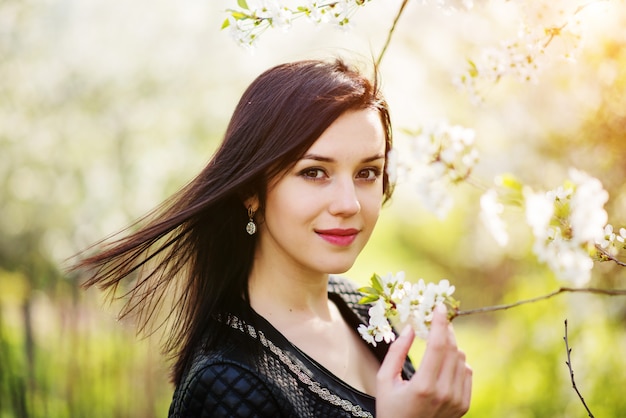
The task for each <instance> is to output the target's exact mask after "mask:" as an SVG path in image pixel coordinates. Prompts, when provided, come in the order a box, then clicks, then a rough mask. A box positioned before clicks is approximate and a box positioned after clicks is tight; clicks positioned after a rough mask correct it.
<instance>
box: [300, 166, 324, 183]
mask: <svg viewBox="0 0 626 418" xmlns="http://www.w3.org/2000/svg"><path fill="white" fill-rule="evenodd" d="M300 175H301V176H302V177H304V178H306V179H311V180H320V179H323V178H324V177H325V176H326V173H325V172H324V170H322V169H321V168H306V169H304V170H302V171H300Z"/></svg>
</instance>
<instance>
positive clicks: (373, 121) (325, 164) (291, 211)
mask: <svg viewBox="0 0 626 418" xmlns="http://www.w3.org/2000/svg"><path fill="white" fill-rule="evenodd" d="M384 165H385V134H384V130H383V126H382V123H381V120H380V115H379V113H378V111H376V110H372V109H365V110H354V111H348V112H346V113H344V114H343V115H342V116H340V117H339V118H338V119H337V120H335V122H333V123H332V124H331V125H330V126H329V127H328V129H326V131H324V133H323V134H322V135H321V136H320V137H319V138H318V139H317V140H316V141H315V143H314V144H313V145H312V146H311V147H310V148H309V149H308V151H307V152H306V153H305V154H304V156H303V157H302V159H300V160H299V161H298V162H297V163H296V164H295V166H294V167H293V168H292V169H290V170H289V171H288V172H287V173H286V174H285V175H284V176H279V177H278V179H276V180H274V181H273V182H270V184H269V186H268V191H267V196H266V202H265V208H264V211H263V212H264V219H263V221H262V222H261V223H260V225H259V241H258V245H257V260H258V259H259V257H261V258H262V259H263V262H264V263H265V262H267V263H269V264H267V265H270V266H273V268H279V269H281V270H282V269H283V268H286V269H287V270H286V271H285V272H286V273H288V274H291V273H299V272H301V273H304V274H311V273H312V274H317V273H331V274H332V273H343V272H345V271H346V270H348V269H349V268H350V267H351V266H352V264H353V263H354V261H355V259H356V257H357V255H358V254H359V253H360V252H361V250H362V249H363V247H364V246H365V244H366V243H367V241H368V239H369V237H370V235H371V233H372V230H373V228H374V225H375V224H376V221H377V219H378V214H379V212H380V208H381V205H382V200H383V170H384Z"/></svg>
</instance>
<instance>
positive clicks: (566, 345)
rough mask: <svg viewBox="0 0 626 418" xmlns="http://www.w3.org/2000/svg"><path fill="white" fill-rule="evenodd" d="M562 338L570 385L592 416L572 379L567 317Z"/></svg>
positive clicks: (590, 415) (572, 371)
mask: <svg viewBox="0 0 626 418" xmlns="http://www.w3.org/2000/svg"><path fill="white" fill-rule="evenodd" d="M563 340H565V350H567V361H566V362H565V364H567V368H568V369H569V377H570V380H571V381H572V387H573V388H574V390H575V391H576V394H577V395H578V397H579V398H580V401H581V402H582V403H583V405H584V407H585V409H586V410H587V413H588V414H589V417H590V418H594V417H593V414H592V413H591V411H590V410H589V407H588V406H587V403H586V402H585V399H584V398H583V395H581V393H580V391H579V390H578V388H577V387H576V382H575V381H574V369H573V368H572V360H571V358H570V354H571V352H572V349H571V348H569V342H568V340H567V319H566V320H565V337H563Z"/></svg>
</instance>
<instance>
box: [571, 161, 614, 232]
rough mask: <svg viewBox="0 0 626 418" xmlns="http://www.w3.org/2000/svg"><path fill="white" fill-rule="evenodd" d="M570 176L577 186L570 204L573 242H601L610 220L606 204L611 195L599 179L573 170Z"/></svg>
mask: <svg viewBox="0 0 626 418" xmlns="http://www.w3.org/2000/svg"><path fill="white" fill-rule="evenodd" d="M569 175H570V178H571V180H572V182H573V183H574V185H575V190H574V194H573V195H572V197H571V203H570V205H571V216H570V222H571V226H572V241H574V242H577V243H587V242H596V241H600V240H602V238H603V236H604V226H605V225H606V223H607V220H608V215H607V213H606V210H604V204H605V203H606V202H607V201H608V200H609V194H608V193H607V191H606V190H604V188H603V187H602V183H601V182H600V181H599V180H598V179H596V178H593V177H591V176H589V175H588V174H586V173H584V172H582V171H578V170H574V169H572V170H570V173H569Z"/></svg>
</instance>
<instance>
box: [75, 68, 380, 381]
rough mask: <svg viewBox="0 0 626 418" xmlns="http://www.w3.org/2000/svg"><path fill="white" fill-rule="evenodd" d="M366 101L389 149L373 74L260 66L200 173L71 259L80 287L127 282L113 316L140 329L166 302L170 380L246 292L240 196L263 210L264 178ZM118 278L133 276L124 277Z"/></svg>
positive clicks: (250, 243) (251, 241)
mask: <svg viewBox="0 0 626 418" xmlns="http://www.w3.org/2000/svg"><path fill="white" fill-rule="evenodd" d="M366 108H372V109H375V110H377V111H378V112H379V113H380V118H381V122H382V124H383V127H384V131H385V136H386V150H387V151H389V149H390V148H391V125H390V119H389V112H388V108H387V105H386V103H385V101H384V99H383V98H382V96H381V95H380V93H379V91H378V87H377V83H376V82H370V81H369V80H368V79H367V78H365V77H364V76H362V75H361V74H360V73H359V72H358V71H356V70H355V69H353V68H350V67H349V66H347V65H346V64H345V63H344V62H343V61H341V60H334V61H332V62H325V61H317V60H307V61H299V62H294V63H288V64H282V65H279V66H276V67H274V68H271V69H269V70H267V71H265V72H264V73H263V74H261V75H260V76H259V77H258V78H257V79H256V80H254V82H253V83H252V84H251V85H250V86H249V87H248V89H247V90H246V91H245V92H244V94H243V96H242V97H241V100H240V101H239V104H238V105H237V107H236V108H235V111H234V113H233V116H232V118H231V120H230V123H229V125H228V129H227V131H226V134H225V137H224V141H223V142H222V144H221V146H220V147H219V149H218V150H217V152H216V153H215V155H214V156H213V158H212V159H211V161H210V162H209V163H208V165H207V166H206V167H205V168H204V169H203V170H202V172H201V173H200V174H199V175H198V176H197V177H196V178H195V179H193V180H192V181H191V182H190V183H189V184H188V185H187V186H185V187H184V188H183V189H181V190H180V191H179V192H178V193H176V194H175V195H174V196H172V197H171V198H170V199H168V200H167V201H165V202H164V203H163V204H162V205H161V206H159V207H158V208H157V209H155V210H154V211H153V212H151V213H150V214H149V215H148V216H146V217H145V218H143V219H142V220H140V221H139V222H138V223H137V224H135V226H136V229H135V232H131V233H129V234H127V235H126V236H124V237H122V238H119V239H117V240H116V241H114V242H111V243H108V244H106V245H101V246H96V247H94V248H96V249H97V251H96V253H95V254H92V255H90V256H88V257H86V258H83V259H81V260H80V261H79V262H78V263H77V264H76V266H75V269H77V270H79V271H86V272H87V273H88V274H89V278H88V280H87V281H86V283H85V286H87V287H89V286H94V285H96V286H98V287H99V288H102V289H107V290H110V291H112V292H114V293H115V292H116V291H119V290H120V289H118V288H119V287H126V286H128V287H127V290H126V291H125V292H124V291H123V292H122V297H124V298H125V299H126V303H125V305H124V308H123V310H122V312H121V316H125V315H128V314H134V315H137V319H138V321H139V322H138V323H139V329H140V331H146V330H147V328H146V327H149V326H150V325H149V324H151V323H152V322H154V320H155V317H156V316H158V315H159V311H160V310H161V309H163V306H164V305H165V306H167V307H168V308H169V307H170V306H171V307H172V309H171V310H170V309H168V308H166V309H165V311H166V319H167V326H168V333H167V334H166V339H165V341H164V345H163V350H164V352H165V353H166V354H168V355H170V356H171V357H172V358H173V359H174V366H173V370H172V378H173V381H174V383H176V384H177V383H178V382H179V380H180V378H181V375H182V373H183V371H184V369H185V367H186V365H187V364H188V363H189V362H190V361H191V356H192V355H193V351H194V348H195V347H197V346H198V345H199V344H200V343H201V342H203V341H204V343H205V344H206V345H207V346H208V347H211V346H213V345H215V344H216V343H217V342H218V341H219V340H220V328H219V326H217V325H216V323H215V321H212V320H209V319H210V318H215V317H216V316H217V315H220V314H222V313H226V312H228V309H229V306H233V304H234V303H237V301H238V300H241V298H243V299H245V300H248V287H247V283H248V275H249V273H250V270H251V266H252V260H253V253H254V246H255V242H256V238H255V236H249V235H248V234H247V233H246V231H245V225H246V223H247V221H248V218H247V210H246V208H245V207H244V203H243V201H244V200H245V199H246V198H248V197H250V196H255V195H256V196H258V197H259V202H260V204H261V210H262V207H263V204H264V201H265V194H266V188H267V184H268V181H269V180H270V179H272V178H274V177H275V176H277V175H280V174H281V173H283V172H284V171H285V170H287V169H289V168H290V167H292V166H293V165H294V164H295V163H296V162H297V161H298V160H299V159H300V158H301V157H302V155H303V154H304V153H305V152H306V151H307V150H308V149H309V147H310V146H311V145H312V144H313V143H314V142H315V141H316V140H317V138H318V137H319V136H320V135H321V134H322V133H323V132H324V131H325V130H326V128H328V127H329V126H330V125H331V124H332V123H333V121H335V120H336V119H337V118H338V117H339V116H340V115H341V114H343V113H344V112H346V111H348V110H355V109H366ZM383 191H384V194H385V200H387V199H388V198H389V197H390V196H391V192H392V185H391V184H389V180H388V178H387V174H386V172H385V174H384V175H383ZM125 278H129V279H133V278H134V281H132V280H130V281H131V283H128V284H127V283H125V281H122V280H123V279H125ZM164 299H170V301H169V302H171V305H169V304H167V303H164ZM162 324H163V323H159V325H158V326H160V325H162Z"/></svg>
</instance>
